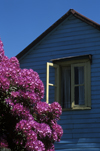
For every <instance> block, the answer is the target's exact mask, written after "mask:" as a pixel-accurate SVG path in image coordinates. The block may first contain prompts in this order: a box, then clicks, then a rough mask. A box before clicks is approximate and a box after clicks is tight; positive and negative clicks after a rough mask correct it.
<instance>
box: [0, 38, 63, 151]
mask: <svg viewBox="0 0 100 151" xmlns="http://www.w3.org/2000/svg"><path fill="white" fill-rule="evenodd" d="M43 96H44V85H43V83H42V81H41V80H40V78H39V75H38V73H37V72H35V71H33V70H32V69H29V70H28V69H21V68H20V66H19V61H18V60H17V58H16V57H12V58H10V59H9V58H8V57H6V56H5V55H4V50H3V43H2V41H1V40H0V147H1V148H3V147H5V148H10V149H11V150H12V151H15V150H16V151H19V150H20V151H22V150H23V151H53V150H54V142H55V141H60V139H61V136H62V134H63V130H62V128H61V126H60V125H58V124H57V120H59V117H60V115H61V114H62V108H61V106H60V105H59V104H58V103H57V102H54V103H52V104H51V105H49V104H47V103H46V102H41V99H42V98H43Z"/></svg>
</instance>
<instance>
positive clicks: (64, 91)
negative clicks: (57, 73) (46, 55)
mask: <svg viewBox="0 0 100 151" xmlns="http://www.w3.org/2000/svg"><path fill="white" fill-rule="evenodd" d="M70 76H71V69H70V67H64V68H62V79H61V102H62V104H61V105H62V108H70V89H71V87H70V80H71V78H70Z"/></svg>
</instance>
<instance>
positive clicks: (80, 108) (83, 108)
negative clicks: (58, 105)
mask: <svg viewBox="0 0 100 151" xmlns="http://www.w3.org/2000/svg"><path fill="white" fill-rule="evenodd" d="M73 110H91V107H74V108H70V109H66V108H64V109H62V111H73Z"/></svg>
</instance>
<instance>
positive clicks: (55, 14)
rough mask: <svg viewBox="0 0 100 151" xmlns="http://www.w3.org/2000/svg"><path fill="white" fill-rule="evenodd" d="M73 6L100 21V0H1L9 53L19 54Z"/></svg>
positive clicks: (1, 28) (1, 33)
mask: <svg viewBox="0 0 100 151" xmlns="http://www.w3.org/2000/svg"><path fill="white" fill-rule="evenodd" d="M69 9H75V10H76V11H77V12H79V13H81V14H82V15H84V16H86V17H88V18H90V19H92V20H93V21H95V22H97V23H99V24H100V0H0V37H1V40H2V41H3V44H4V50H5V55H6V56H8V57H9V58H11V57H13V56H16V55H17V54H18V53H19V52H20V51H22V50H23V49H24V48H25V47H26V46H27V45H29V44H30V43H31V42H32V41H33V40H35V39H36V38H37V37H38V36H39V35H40V34H41V33H42V32H44V31H45V30H46V29H47V28H48V27H50V26H51V25H52V24H53V23H54V22H55V21H57V20H58V19H59V18H60V17H61V16H63V15H64V14H65V13H66V12H67V11H68V10H69Z"/></svg>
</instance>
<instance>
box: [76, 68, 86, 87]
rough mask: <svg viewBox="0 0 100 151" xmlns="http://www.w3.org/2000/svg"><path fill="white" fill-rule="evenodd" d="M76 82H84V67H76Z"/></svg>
mask: <svg viewBox="0 0 100 151" xmlns="http://www.w3.org/2000/svg"><path fill="white" fill-rule="evenodd" d="M74 75H75V77H74V78H75V84H84V67H74Z"/></svg>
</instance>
